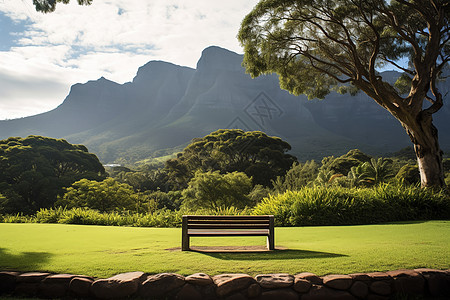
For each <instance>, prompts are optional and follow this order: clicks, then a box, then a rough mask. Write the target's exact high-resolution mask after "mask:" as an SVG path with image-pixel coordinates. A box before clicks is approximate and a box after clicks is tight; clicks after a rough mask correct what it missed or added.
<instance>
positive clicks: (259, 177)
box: [166, 129, 296, 187]
mask: <svg viewBox="0 0 450 300" xmlns="http://www.w3.org/2000/svg"><path fill="white" fill-rule="evenodd" d="M290 149H291V146H290V145H289V144H288V143H286V142H284V141H283V140H281V139H280V138H278V137H269V136H267V135H266V134H265V133H263V132H261V131H248V132H244V131H243V130H240V129H220V130H217V131H215V132H213V133H211V134H209V135H207V136H205V137H203V138H197V139H194V140H193V141H192V143H191V144H189V145H188V146H187V147H186V148H185V149H184V150H183V152H182V153H179V154H178V156H177V158H174V159H170V160H168V161H167V163H166V168H167V169H168V171H169V176H170V177H171V178H172V179H173V180H174V181H175V182H176V183H178V184H179V185H180V187H185V186H186V185H187V182H189V180H190V179H191V178H192V177H193V176H194V174H195V172H196V171H202V172H208V171H220V172H221V173H229V172H235V171H237V172H244V173H245V174H247V176H249V177H252V178H253V183H254V184H262V185H264V186H269V185H270V184H271V180H273V179H275V178H276V177H277V176H282V175H284V174H285V173H286V171H287V170H288V169H289V168H290V167H291V165H292V163H293V162H294V161H296V158H295V157H293V156H292V155H289V154H286V152H287V151H288V150H290Z"/></svg>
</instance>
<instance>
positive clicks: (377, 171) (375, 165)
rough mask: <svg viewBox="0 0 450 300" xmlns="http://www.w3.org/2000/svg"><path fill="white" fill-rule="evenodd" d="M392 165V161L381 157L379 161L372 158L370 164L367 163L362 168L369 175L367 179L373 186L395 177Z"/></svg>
mask: <svg viewBox="0 0 450 300" xmlns="http://www.w3.org/2000/svg"><path fill="white" fill-rule="evenodd" d="M390 164H391V161H390V160H388V159H385V158H382V157H380V158H378V159H375V158H372V159H371V160H370V161H369V162H365V163H364V164H363V165H362V167H363V168H364V171H365V173H366V174H367V179H368V180H370V181H371V182H372V183H373V184H378V183H380V182H385V181H386V180H388V179H389V178H391V177H393V176H394V174H393V173H392V169H391V167H390Z"/></svg>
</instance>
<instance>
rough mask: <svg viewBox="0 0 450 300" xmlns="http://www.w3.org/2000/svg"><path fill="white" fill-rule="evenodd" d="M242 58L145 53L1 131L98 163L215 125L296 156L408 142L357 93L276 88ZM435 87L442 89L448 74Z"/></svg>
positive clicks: (440, 120) (443, 118) (449, 137)
mask: <svg viewBox="0 0 450 300" xmlns="http://www.w3.org/2000/svg"><path fill="white" fill-rule="evenodd" d="M242 58H243V57H242V56H241V55H238V54H236V53H234V52H231V51H228V50H226V49H222V48H219V47H209V48H206V49H205V50H204V51H203V52H202V56H201V58H200V60H199V61H198V63H197V68H196V69H192V68H187V67H181V66H177V65H174V64H171V63H167V62H162V61H150V62H149V63H147V64H146V65H144V66H142V67H140V68H139V70H138V72H137V74H136V77H135V78H134V79H133V81H132V82H128V83H125V84H117V83H115V82H112V81H109V80H107V79H105V78H103V77H102V78H100V79H98V80H96V81H89V82H87V83H85V84H75V85H73V86H72V88H71V90H70V93H69V95H68V96H67V97H66V99H65V100H64V102H63V103H62V104H61V105H60V106H58V107H57V108H55V109H54V110H52V111H49V112H46V113H43V114H39V115H35V116H31V117H26V118H22V119H15V120H6V121H0V138H2V139H3V138H7V137H10V136H22V137H23V136H27V135H31V134H36V135H43V136H49V137H54V138H65V139H67V140H68V141H69V142H70V143H78V144H84V145H86V146H87V147H88V148H89V150H90V151H91V152H94V153H96V154H97V155H98V156H99V158H100V159H101V161H102V162H104V163H112V162H115V161H124V160H125V161H128V162H135V161H138V160H142V159H146V158H148V157H154V156H163V155H166V154H168V153H170V152H171V151H173V150H171V149H173V148H175V149H181V148H182V146H184V145H187V144H188V143H189V142H190V141H191V139H193V138H195V137H201V136H204V135H206V134H208V133H210V132H212V131H214V130H216V129H219V128H241V129H244V130H261V131H265V132H267V133H268V134H269V135H275V136H279V137H281V138H283V139H284V140H286V141H288V142H289V143H290V144H291V145H292V148H293V149H292V154H294V155H296V156H297V157H298V158H299V159H300V160H306V159H320V158H322V157H324V156H327V155H340V154H343V153H345V152H347V151H348V150H349V149H354V148H359V149H361V150H363V151H365V152H367V153H371V154H383V153H386V152H393V151H397V150H399V149H401V148H403V147H406V146H408V145H410V141H409V138H408V137H407V135H406V133H405V132H404V130H403V129H402V127H401V126H400V124H399V123H398V121H396V120H395V119H394V118H393V117H392V116H391V115H390V114H389V113H388V112H386V111H385V110H384V109H382V108H381V107H379V106H378V105H377V104H376V103H375V102H374V101H373V100H371V99H370V98H369V97H367V96H366V95H365V94H364V93H359V94H358V95H356V96H354V97H352V96H350V95H340V94H336V93H331V94H330V95H328V96H327V97H326V99H325V100H321V101H319V100H314V101H307V100H306V98H305V97H303V96H300V97H295V96H293V95H290V94H289V93H288V92H286V91H283V90H281V89H280V88H279V85H278V78H277V76H276V75H266V76H261V77H259V78H256V79H252V78H251V77H250V76H249V75H248V74H246V73H245V70H244V69H243V68H242V66H241V63H242ZM385 75H387V76H388V77H390V78H393V77H395V76H396V74H395V73H393V72H390V73H388V74H385ZM443 89H446V90H447V91H448V82H446V85H445V86H444V87H443ZM449 120H450V108H449V107H448V105H447V106H444V107H443V108H442V109H441V111H440V112H438V113H437V114H436V117H435V124H436V125H437V127H438V129H439V130H440V142H441V147H442V148H443V149H450V134H449V133H450V121H449Z"/></svg>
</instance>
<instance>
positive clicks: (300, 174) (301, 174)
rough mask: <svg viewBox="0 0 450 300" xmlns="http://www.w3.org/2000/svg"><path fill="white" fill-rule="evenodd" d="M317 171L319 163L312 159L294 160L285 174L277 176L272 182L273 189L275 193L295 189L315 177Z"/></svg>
mask: <svg viewBox="0 0 450 300" xmlns="http://www.w3.org/2000/svg"><path fill="white" fill-rule="evenodd" d="M318 173H319V165H318V164H317V163H316V162H315V161H314V160H312V161H307V162H305V163H298V162H295V163H294V164H293V165H292V167H291V169H289V171H288V172H287V173H286V176H284V177H280V176H279V177H277V179H276V180H275V181H273V182H272V185H273V190H274V191H275V192H276V193H284V192H285V191H288V190H289V191H297V190H299V189H300V188H302V187H304V186H306V185H307V184H309V183H310V182H312V181H313V180H314V179H316V178H317V175H318Z"/></svg>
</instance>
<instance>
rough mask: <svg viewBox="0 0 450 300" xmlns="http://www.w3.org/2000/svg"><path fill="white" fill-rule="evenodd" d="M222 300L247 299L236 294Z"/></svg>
mask: <svg viewBox="0 0 450 300" xmlns="http://www.w3.org/2000/svg"><path fill="white" fill-rule="evenodd" d="M224 300H247V297H245V296H244V295H242V294H241V293H236V294H233V295H230V296H228V297H226V298H225V299H224Z"/></svg>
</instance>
